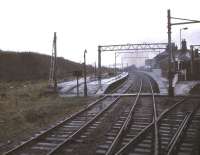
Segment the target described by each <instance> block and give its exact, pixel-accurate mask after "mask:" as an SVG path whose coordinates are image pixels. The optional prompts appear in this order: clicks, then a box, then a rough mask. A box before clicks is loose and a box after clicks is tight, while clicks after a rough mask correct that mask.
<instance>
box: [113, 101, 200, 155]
mask: <svg viewBox="0 0 200 155" xmlns="http://www.w3.org/2000/svg"><path fill="white" fill-rule="evenodd" d="M186 101H187V99H184V100H181V101H180V102H178V103H176V104H174V105H173V106H172V107H171V108H169V109H167V110H165V111H164V112H163V113H162V114H161V115H160V116H159V117H158V119H157V120H156V121H155V122H152V123H151V124H149V125H148V126H147V127H146V128H145V129H144V130H143V131H141V132H140V133H139V134H138V135H137V136H136V137H135V138H133V139H132V140H130V141H129V143H127V144H126V145H125V146H124V147H122V148H121V149H120V150H119V151H118V152H116V153H115V154H116V155H121V154H132V155H136V154H137V155H140V154H141V155H144V154H162V155H165V154H166V155H174V154H178V155H198V154H199V148H197V146H199V144H198V142H197V139H198V137H195V136H197V135H198V132H199V131H198V130H199V129H200V113H199V112H197V110H196V109H198V108H199V106H198V103H197V104H194V107H193V108H189V110H187V111H185V109H184V110H181V108H183V107H184V106H187V104H189V103H188V102H186ZM188 107H189V106H188ZM155 124H157V130H158V142H157V143H156V142H155V128H154V127H155ZM156 145H157V147H155V146H156ZM195 145H196V146H195ZM155 149H157V150H155Z"/></svg>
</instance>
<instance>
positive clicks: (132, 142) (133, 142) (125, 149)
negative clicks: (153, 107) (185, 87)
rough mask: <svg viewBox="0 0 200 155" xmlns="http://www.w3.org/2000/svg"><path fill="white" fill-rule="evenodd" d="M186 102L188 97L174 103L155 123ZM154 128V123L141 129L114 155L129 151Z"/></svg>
mask: <svg viewBox="0 0 200 155" xmlns="http://www.w3.org/2000/svg"><path fill="white" fill-rule="evenodd" d="M186 100H188V97H186V98H184V99H182V100H181V101H179V102H177V103H175V104H174V105H172V106H170V107H169V108H167V109H166V110H164V111H163V112H162V113H161V114H160V116H158V119H157V121H156V123H158V122H159V121H160V120H161V119H162V118H163V117H164V116H165V115H167V114H168V113H169V112H170V111H172V110H173V109H175V108H176V107H177V106H178V105H180V104H182V103H184V102H185V101H186ZM153 127H154V122H152V123H151V124H149V125H148V126H147V127H146V128H145V129H143V130H142V131H141V132H140V133H139V134H138V135H137V136H136V137H134V138H133V139H132V140H131V141H130V142H129V143H128V144H126V145H125V146H124V147H122V148H121V149H120V150H119V151H118V152H117V153H115V155H121V154H124V153H126V152H127V151H128V149H130V147H131V145H132V144H136V143H137V141H138V140H139V138H140V137H141V136H143V135H144V134H145V133H147V131H149V130H151V129H152V128H153Z"/></svg>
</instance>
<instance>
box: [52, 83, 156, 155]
mask: <svg viewBox="0 0 200 155" xmlns="http://www.w3.org/2000/svg"><path fill="white" fill-rule="evenodd" d="M147 81H148V80H141V81H140V85H139V86H138V87H139V88H138V87H137V89H139V91H138V93H137V95H136V96H135V97H132V99H133V102H131V104H127V105H126V106H125V108H124V111H123V112H122V113H120V114H119V118H117V119H116V121H115V123H114V124H113V125H112V126H111V129H110V130H109V132H107V134H106V139H104V143H103V144H100V145H98V147H97V150H96V152H93V153H91V152H88V153H86V152H79V149H80V147H81V146H80V145H81V143H84V142H86V141H87V140H86V138H87V137H89V136H90V137H92V132H94V130H98V129H97V128H98V127H97V126H98V125H99V124H100V123H101V124H103V120H104V118H105V117H108V115H109V113H111V111H108V112H107V113H104V115H101V117H100V118H98V119H97V120H96V121H95V122H93V123H92V124H90V125H89V126H87V127H86V128H84V129H83V130H82V131H81V132H80V133H79V134H78V135H75V136H74V137H73V138H72V139H71V140H69V141H66V142H65V144H63V145H62V146H60V147H57V148H55V149H54V150H52V151H51V152H50V153H49V154H82V153H83V154H112V153H111V150H112V148H114V147H113V146H114V145H116V141H118V139H119V137H120V136H121V135H122V133H123V131H124V130H129V133H128V132H127V136H128V137H125V138H124V142H123V143H122V145H125V144H126V143H128V141H129V140H130V139H131V138H132V137H133V136H134V135H133V132H134V134H135V135H136V134H137V133H138V132H139V131H141V130H142V129H143V128H145V126H147V125H148V124H150V123H151V122H152V121H153V116H154V108H153V107H155V106H153V105H152V104H149V103H148V104H145V103H143V104H141V103H138V102H141V101H140V99H139V98H140V94H141V92H142V90H143V92H146V91H148V90H146V89H147V88H148V89H149V90H152V89H153V88H152V86H151V84H150V81H148V82H147ZM143 83H149V84H150V87H146V85H143ZM129 91H133V89H131V88H129ZM153 100H154V96H153ZM122 101H123V100H122ZM129 101H130V98H129ZM118 102H119V101H118ZM120 103H123V102H120ZM152 103H154V101H152ZM120 105H122V104H120ZM140 109H142V110H143V111H142V112H144V113H145V114H143V115H141V111H140ZM133 113H134V120H133V119H132V115H133ZM155 113H156V112H155ZM130 122H131V123H130ZM133 122H134V123H133ZM130 124H132V126H130ZM101 134H103V133H99V135H101ZM88 148H89V147H88ZM90 149H91V148H90Z"/></svg>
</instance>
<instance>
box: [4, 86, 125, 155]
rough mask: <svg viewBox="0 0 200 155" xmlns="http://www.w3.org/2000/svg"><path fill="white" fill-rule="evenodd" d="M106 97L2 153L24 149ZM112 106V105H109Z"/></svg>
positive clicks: (6, 154)
mask: <svg viewBox="0 0 200 155" xmlns="http://www.w3.org/2000/svg"><path fill="white" fill-rule="evenodd" d="M125 84H126V83H122V84H121V85H120V88H121V87H123V85H125ZM127 90H128V89H126V90H125V91H123V92H122V93H125V92H126V91H127ZM106 98H107V96H106V95H103V97H101V98H100V99H98V100H96V101H94V102H92V103H91V104H89V105H88V106H87V107H86V108H84V109H81V110H80V111H78V112H76V113H74V114H72V115H71V116H70V117H68V118H66V119H65V120H62V121H60V122H59V123H57V124H56V125H54V126H53V127H51V128H49V129H47V130H45V131H43V132H40V134H38V135H37V136H35V137H32V138H31V139H29V140H27V141H25V142H24V143H21V144H20V145H18V146H16V147H14V148H13V149H11V150H9V151H7V152H5V153H4V155H9V154H11V153H13V152H15V151H19V150H20V149H23V148H24V147H26V146H27V145H29V144H31V143H34V142H37V140H38V139H40V138H42V137H45V136H47V135H48V134H49V133H50V132H51V131H53V130H55V129H57V128H59V127H60V126H62V125H63V124H65V123H66V122H69V121H71V120H73V119H74V118H75V117H77V116H78V115H81V114H82V113H84V112H86V111H87V110H89V109H90V108H92V107H93V106H95V105H96V104H98V103H99V102H101V101H103V100H104V99H106ZM118 98H120V97H117V99H118ZM111 105H112V103H111Z"/></svg>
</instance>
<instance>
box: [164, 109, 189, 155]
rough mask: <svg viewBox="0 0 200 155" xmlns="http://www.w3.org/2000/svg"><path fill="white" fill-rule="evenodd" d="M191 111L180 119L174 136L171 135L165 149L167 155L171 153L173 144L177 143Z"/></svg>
mask: <svg viewBox="0 0 200 155" xmlns="http://www.w3.org/2000/svg"><path fill="white" fill-rule="evenodd" d="M192 113H193V112H189V113H187V114H186V116H185V118H184V120H183V121H182V123H181V125H180V126H179V128H178V130H177V131H176V133H175V134H174V136H173V137H172V139H171V141H170V143H169V144H168V146H167V148H166V151H167V155H171V154H172V152H173V150H174V148H175V145H176V144H177V141H178V139H179V138H180V136H181V135H182V134H183V130H184V129H185V128H186V126H187V125H188V124H187V123H188V122H189V120H190V118H191V116H192Z"/></svg>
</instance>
